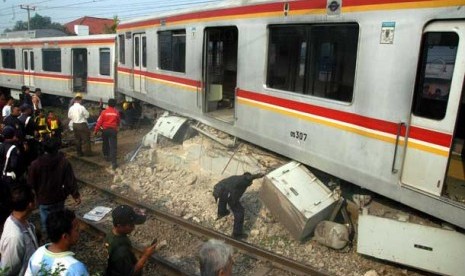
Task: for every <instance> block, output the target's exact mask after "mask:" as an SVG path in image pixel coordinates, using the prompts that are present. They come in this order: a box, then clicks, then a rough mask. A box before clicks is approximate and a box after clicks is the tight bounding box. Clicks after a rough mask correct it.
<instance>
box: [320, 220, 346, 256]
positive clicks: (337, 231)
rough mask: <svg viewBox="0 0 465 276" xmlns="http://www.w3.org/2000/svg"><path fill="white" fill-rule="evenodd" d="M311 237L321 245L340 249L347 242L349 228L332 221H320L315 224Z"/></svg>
mask: <svg viewBox="0 0 465 276" xmlns="http://www.w3.org/2000/svg"><path fill="white" fill-rule="evenodd" d="M313 239H314V240H316V241H317V242H319V243H320V244H322V245H325V246H328V247H331V248H334V249H342V248H344V247H346V245H347V243H348V242H349V228H348V227H347V226H345V225H343V224H339V223H335V222H332V221H322V222H320V223H318V225H317V226H316V228H315V233H314V237H313Z"/></svg>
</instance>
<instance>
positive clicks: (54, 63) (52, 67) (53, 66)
mask: <svg viewBox="0 0 465 276" xmlns="http://www.w3.org/2000/svg"><path fill="white" fill-rule="evenodd" d="M42 70H43V71H46V72H61V49H42Z"/></svg>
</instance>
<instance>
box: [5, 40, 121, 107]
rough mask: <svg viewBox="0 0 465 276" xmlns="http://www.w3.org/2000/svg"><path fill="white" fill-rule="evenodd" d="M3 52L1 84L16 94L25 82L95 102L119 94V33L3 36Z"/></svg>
mask: <svg viewBox="0 0 465 276" xmlns="http://www.w3.org/2000/svg"><path fill="white" fill-rule="evenodd" d="M0 51H1V60H0V65H1V68H0V87H2V88H3V89H6V90H9V91H11V92H12V94H13V95H14V94H15V92H16V93H18V91H19V90H20V88H21V86H22V85H26V86H29V87H30V88H31V91H33V89H34V88H36V87H39V88H41V90H42V92H44V93H46V94H52V95H57V96H63V97H73V96H74V95H75V94H74V93H78V92H79V93H81V94H83V97H84V98H85V99H86V100H91V101H99V99H100V98H102V100H103V101H105V102H106V101H108V99H109V98H112V97H114V95H115V92H114V88H115V81H114V74H115V72H114V70H115V68H114V64H115V35H91V36H69V37H46V38H10V39H1V40H0Z"/></svg>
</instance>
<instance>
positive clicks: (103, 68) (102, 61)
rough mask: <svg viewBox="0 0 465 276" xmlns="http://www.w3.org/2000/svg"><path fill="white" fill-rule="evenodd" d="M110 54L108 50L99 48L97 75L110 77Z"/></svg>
mask: <svg viewBox="0 0 465 276" xmlns="http://www.w3.org/2000/svg"><path fill="white" fill-rule="evenodd" d="M110 61H111V52H110V48H107V47H106V48H99V74H100V75H101V76H110V74H111V66H110Z"/></svg>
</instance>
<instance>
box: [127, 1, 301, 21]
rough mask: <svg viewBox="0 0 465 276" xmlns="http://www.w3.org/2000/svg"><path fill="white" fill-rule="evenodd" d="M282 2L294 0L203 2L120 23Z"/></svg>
mask: <svg viewBox="0 0 465 276" xmlns="http://www.w3.org/2000/svg"><path fill="white" fill-rule="evenodd" d="M294 1H295V0H294ZM280 2H282V3H286V2H292V0H291V1H276V0H275V1H270V0H224V1H220V2H215V3H203V4H199V5H197V6H191V7H189V8H183V9H176V10H172V11H166V12H160V13H157V14H156V15H149V16H144V17H139V18H134V19H129V20H124V21H122V22H121V23H120V25H125V24H132V23H138V22H143V21H147V20H152V19H157V18H164V17H169V16H173V15H180V14H186V13H195V12H199V11H208V10H217V9H224V8H233V7H241V6H247V5H254V4H260V3H280Z"/></svg>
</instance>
